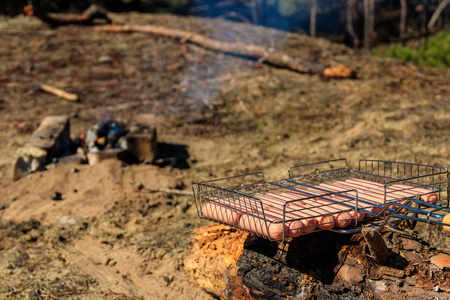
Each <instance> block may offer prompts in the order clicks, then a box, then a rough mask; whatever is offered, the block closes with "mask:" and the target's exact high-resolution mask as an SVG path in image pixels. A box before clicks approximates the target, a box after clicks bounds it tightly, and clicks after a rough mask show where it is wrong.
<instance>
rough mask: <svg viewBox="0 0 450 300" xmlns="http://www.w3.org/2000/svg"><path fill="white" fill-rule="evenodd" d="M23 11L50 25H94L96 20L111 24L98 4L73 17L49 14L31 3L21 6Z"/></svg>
mask: <svg viewBox="0 0 450 300" xmlns="http://www.w3.org/2000/svg"><path fill="white" fill-rule="evenodd" d="M23 10H24V12H25V13H26V14H27V15H29V16H35V17H36V18H38V19H40V20H41V21H42V22H44V23H46V24H47V25H49V26H51V27H58V26H65V25H85V26H91V25H94V24H95V23H96V22H97V21H98V20H101V21H103V22H104V23H107V24H111V23H112V21H111V19H110V18H109V17H108V14H107V12H106V10H105V9H104V8H102V7H100V6H97V5H94V4H92V5H91V6H89V8H88V9H86V10H85V11H84V12H83V13H82V14H81V15H79V16H73V17H62V16H57V15H51V14H48V13H46V12H43V11H41V10H39V9H37V8H35V7H33V6H32V5H26V6H25V7H24V8H23Z"/></svg>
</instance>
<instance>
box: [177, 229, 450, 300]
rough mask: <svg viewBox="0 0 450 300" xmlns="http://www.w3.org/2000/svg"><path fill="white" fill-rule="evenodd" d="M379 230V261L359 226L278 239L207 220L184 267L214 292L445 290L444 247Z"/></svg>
mask: <svg viewBox="0 0 450 300" xmlns="http://www.w3.org/2000/svg"><path fill="white" fill-rule="evenodd" d="M220 226H221V227H220ZM382 235H383V239H384V240H385V241H386V245H387V247H388V248H389V256H388V258H387V260H386V262H385V264H384V265H378V264H374V263H373V261H372V258H371V257H370V254H369V253H368V252H367V242H366V239H365V238H364V236H363V234H361V233H357V234H354V235H343V234H338V233H334V232H330V231H320V232H316V233H314V234H308V235H303V236H300V237H298V238H295V239H292V241H290V242H288V243H285V244H282V243H277V242H270V241H268V240H266V239H263V238H256V237H250V236H249V237H248V238H247V236H248V235H246V234H245V233H244V232H242V231H239V230H235V229H231V228H229V227H226V226H225V227H224V226H222V225H211V226H208V227H205V228H199V229H197V230H196V231H195V237H194V246H193V249H192V250H191V253H190V254H188V256H187V257H186V260H185V267H186V269H187V271H188V273H189V274H190V275H191V277H192V279H193V280H194V281H195V282H197V283H198V284H199V285H201V286H203V287H204V288H205V289H206V290H207V291H208V292H210V293H211V294H213V295H216V296H218V297H219V298H221V299H237V295H239V297H241V299H248V298H246V297H249V296H251V297H252V298H253V299H345V298H348V299H372V298H373V297H374V296H376V297H377V298H379V299H397V298H398V299H407V298H414V299H431V298H436V299H447V298H449V297H450V269H448V267H449V266H450V265H449V264H450V261H449V256H448V255H445V254H439V253H438V252H437V251H436V250H435V249H433V248H431V247H430V246H429V245H428V244H426V243H425V242H421V241H418V240H416V239H415V238H414V237H411V236H408V235H406V234H404V233H401V232H400V233H397V232H391V231H385V232H383V233H382ZM237 249H238V250H237ZM430 261H431V263H430ZM436 286H438V287H439V289H437V288H436ZM244 295H245V296H244Z"/></svg>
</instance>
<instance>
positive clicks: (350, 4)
mask: <svg viewBox="0 0 450 300" xmlns="http://www.w3.org/2000/svg"><path fill="white" fill-rule="evenodd" d="M354 15H355V16H357V8H356V0H347V7H346V28H347V32H348V34H349V35H350V37H351V38H352V42H353V47H355V48H358V47H359V43H360V42H359V38H358V35H357V34H356V32H355V28H354V26H353V20H354V18H353V16H354Z"/></svg>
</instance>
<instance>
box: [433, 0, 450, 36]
mask: <svg viewBox="0 0 450 300" xmlns="http://www.w3.org/2000/svg"><path fill="white" fill-rule="evenodd" d="M449 3H450V0H442V1H441V3H439V5H438V7H437V8H436V10H435V11H434V13H433V15H432V16H431V18H430V21H429V22H428V25H427V28H428V31H431V29H433V27H434V24H435V23H436V21H437V20H438V18H439V16H440V15H441V14H442V12H443V11H444V9H445V7H446V6H447V5H448V4H449Z"/></svg>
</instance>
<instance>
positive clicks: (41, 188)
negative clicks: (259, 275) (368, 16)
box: [0, 13, 450, 299]
mask: <svg viewBox="0 0 450 300" xmlns="http://www.w3.org/2000/svg"><path fill="white" fill-rule="evenodd" d="M111 18H112V19H113V21H114V22H115V23H122V24H125V23H139V24H154V25H161V26H168V27H173V28H180V29H183V30H191V31H194V32H198V33H201V34H205V35H207V36H210V37H212V38H215V39H219V40H222V41H227V42H245V43H253V44H258V45H263V46H266V47H272V48H274V49H281V50H283V51H286V52H287V53H289V54H291V55H294V56H299V57H302V58H306V59H312V60H316V61H320V62H323V63H327V64H331V65H336V64H345V65H347V66H350V67H352V68H355V69H356V70H357V73H358V76H357V78H356V79H345V80H331V81H327V80H323V79H322V78H320V77H319V76H317V75H305V74H298V73H294V72H291V71H288V70H283V69H277V68H273V67H270V66H267V65H263V64H261V63H259V62H256V61H251V60H248V59H245V58H242V57H234V56H230V55H226V54H222V53H217V52H213V51H209V50H205V49H202V48H200V47H198V46H194V45H190V44H184V43H182V42H180V41H177V40H173V39H170V38H163V37H154V36H149V35H146V34H142V33H115V34H113V33H105V32H95V31H94V30H93V28H91V27H78V26H66V27H60V28H57V29H50V28H48V27H47V26H46V25H45V24H42V23H41V22H40V21H38V20H37V19H34V18H29V17H24V16H18V17H15V18H7V17H0V29H1V30H3V32H1V33H0V57H1V60H0V115H1V118H0V283H1V284H0V299H11V298H21V299H22V297H28V298H29V299H40V298H46V299H53V298H54V299H56V298H58V299H69V298H70V299H73V298H74V297H75V298H77V299H177V298H178V299H213V296H211V295H209V294H207V293H206V292H204V291H203V290H202V289H200V288H199V287H198V286H197V285H196V284H195V283H194V282H192V281H191V280H190V278H189V276H188V275H187V273H186V271H185V270H184V268H183V259H184V257H185V256H186V254H187V253H188V252H189V249H190V247H191V235H192V231H193V230H194V229H195V228H198V227H200V226H205V225H206V224H208V223H209V222H207V221H204V220H201V219H200V218H198V216H197V210H196V207H195V204H194V201H193V197H192V196H188V195H177V194H168V193H163V192H151V191H148V190H145V189H141V190H140V189H138V188H136V185H134V184H131V183H130V182H134V183H137V182H139V183H142V184H144V185H149V186H156V187H160V188H170V189H180V190H185V191H190V190H191V183H192V182H198V181H202V180H207V179H215V178H220V177H224V176H230V175H237V174H242V173H247V172H253V171H264V172H265V175H266V178H268V179H281V178H286V177H287V169H288V167H290V166H293V165H298V164H302V163H309V162H316V161H321V160H329V159H336V158H347V159H348V160H349V162H350V165H351V166H354V167H355V168H356V167H357V161H358V160H359V159H363V158H373V159H387V160H397V161H407V162H413V163H424V164H430V165H440V166H445V167H449V166H450V85H449V80H448V79H449V78H450V71H449V70H448V69H447V70H445V69H422V68H417V67H415V66H413V65H409V64H402V63H400V62H398V61H395V60H392V59H383V58H375V57H371V56H370V55H367V54H365V53H360V52H354V51H353V50H351V49H349V48H346V47H344V46H342V45H337V44H333V43H331V42H328V41H326V40H323V39H311V38H308V37H306V36H300V35H296V34H288V33H285V32H280V31H276V30H272V29H267V28H262V27H255V26H251V25H247V24H233V23H228V22H225V21H220V20H207V19H198V18H180V17H177V16H173V15H144V14H138V13H128V14H112V15H111ZM35 83H46V84H50V85H53V86H56V87H59V88H62V89H65V90H67V91H70V92H75V93H77V94H79V95H80V97H81V101H80V102H78V103H74V102H70V101H64V100H61V99H59V98H57V97H55V96H53V95H49V94H46V93H44V92H40V91H37V90H36V89H35V87H34V84H35ZM137 113H153V114H155V115H156V118H157V130H158V141H159V142H160V148H161V150H162V151H160V156H161V157H160V158H159V159H158V160H157V164H156V165H149V164H136V165H126V164H124V163H122V162H119V161H114V160H107V161H104V162H102V163H100V164H99V165H96V166H89V165H78V164H77V165H74V164H60V165H59V166H58V167H57V168H54V169H51V170H47V171H44V172H39V173H33V174H30V175H29V176H26V177H23V178H21V179H20V180H18V181H15V182H13V181H11V172H12V166H11V163H12V161H13V160H14V155H15V153H16V151H17V149H18V148H19V147H20V146H21V145H23V144H24V143H25V142H26V140H27V138H28V137H29V136H30V134H31V133H32V132H33V130H35V129H36V128H37V126H38V125H39V122H40V121H41V120H42V118H43V117H44V116H47V115H63V114H65V115H70V116H71V133H72V135H73V136H74V137H76V136H79V135H80V134H81V133H83V132H85V131H86V130H87V129H88V128H90V127H91V126H93V125H94V124H95V123H97V122H98V121H101V120H117V121H121V122H124V123H127V122H129V121H130V119H131V117H132V116H133V115H135V114H137ZM74 169H77V172H75V171H74ZM54 192H60V193H61V194H62V196H63V197H62V200H61V201H53V200H52V199H51V195H52V194H53V193H54ZM419 229H420V230H421V231H422V235H423V238H425V239H428V240H429V241H430V243H434V245H435V246H436V247H440V248H441V249H444V250H443V251H449V250H448V249H449V248H450V246H449V238H448V236H447V237H446V236H445V235H443V234H442V231H441V230H439V228H435V227H431V226H423V227H420V228H419ZM445 249H447V250H445Z"/></svg>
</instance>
